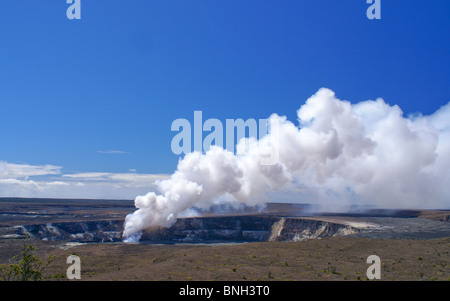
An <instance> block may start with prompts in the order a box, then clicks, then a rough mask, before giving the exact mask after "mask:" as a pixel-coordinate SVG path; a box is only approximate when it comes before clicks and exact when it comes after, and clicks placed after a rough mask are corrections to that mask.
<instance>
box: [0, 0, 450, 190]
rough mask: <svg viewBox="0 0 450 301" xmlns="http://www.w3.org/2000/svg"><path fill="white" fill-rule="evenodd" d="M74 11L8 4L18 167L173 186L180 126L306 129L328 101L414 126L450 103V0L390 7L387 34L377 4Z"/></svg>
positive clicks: (4, 135)
mask: <svg viewBox="0 0 450 301" xmlns="http://www.w3.org/2000/svg"><path fill="white" fill-rule="evenodd" d="M68 6H69V4H66V1H64V0H58V1H56V0H33V1H27V0H15V1H3V2H2V3H1V4H0V28H1V30H0V108H1V109H0V139H1V140H0V161H2V162H4V164H9V165H5V166H9V167H11V166H13V165H11V164H18V165H23V166H34V167H43V166H45V165H51V166H53V167H59V169H58V168H57V169H56V171H55V172H53V173H52V172H50V173H49V174H50V175H52V174H57V175H58V174H80V173H94V172H101V173H104V174H102V176H105V174H108V175H111V174H124V173H129V172H136V173H139V174H148V175H150V174H169V173H172V172H173V170H174V169H175V168H176V164H177V161H178V158H179V157H178V156H176V155H174V154H173V153H172V152H171V148H170V143H171V140H172V138H173V136H174V135H175V133H174V132H171V130H170V126H171V123H172V121H173V120H175V119H177V118H186V119H190V120H192V119H193V112H194V110H202V111H203V117H204V119H207V118H218V119H220V120H225V119H226V118H234V119H235V118H243V119H247V118H255V119H259V118H266V117H268V116H269V115H270V114H271V113H273V112H276V113H278V114H280V115H286V116H287V117H288V119H290V120H293V121H295V119H296V110H297V109H298V108H299V107H300V106H301V105H302V104H303V103H304V102H305V101H306V99H307V98H308V97H310V96H311V95H312V94H314V93H315V92H316V91H317V90H318V89H319V88H321V87H327V88H330V89H332V90H333V91H335V92H336V95H337V97H339V98H340V99H345V100H349V101H351V102H359V101H363V100H367V99H376V98H378V97H381V98H383V99H384V100H385V101H386V102H387V103H389V104H398V105H399V106H400V107H401V108H402V110H403V111H404V113H405V115H407V114H415V113H418V112H422V113H423V114H430V113H432V112H434V111H436V110H437V109H438V108H439V107H441V106H442V105H445V104H446V103H448V102H449V101H450V96H449V95H450V85H449V81H450V72H449V70H450V57H449V55H448V53H449V51H450V40H449V36H450V22H449V21H448V16H449V15H450V2H449V1H446V0H433V1H407V0H397V1H392V0H381V20H369V19H368V18H367V17H366V10H367V8H368V7H369V4H367V3H366V1H365V0H340V1H335V0H314V1H313V0H293V1H287V0H282V1H273V0H264V1H247V0H239V1H238V0H231V1H216V0H208V1H203V0H202V1H200V0H198V1H186V0H184V1H172V0H167V1H153V0H149V1H144V0H130V1H119V0H109V1H107V0H89V1H86V0H81V15H82V18H81V20H68V19H67V17H66V9H67V8H68ZM5 168H6V167H5ZM43 169H44V170H45V168H43ZM52 170H53V171H54V168H53V169H52ZM42 174H43V175H45V172H43V173H42ZM19 175H20V176H21V177H24V178H27V174H26V173H25V172H24V173H19V174H18V175H17V178H18V177H19ZM47 175H48V174H47ZM91 175H92V174H91ZM57 180H58V179H56V180H55V183H56V182H58V181H59V180H58V181H57ZM5 193H6V192H4V193H3V194H5ZM0 194H1V192H0ZM13 194H16V195H23V194H22V193H21V192H20V190H15V191H14V193H13Z"/></svg>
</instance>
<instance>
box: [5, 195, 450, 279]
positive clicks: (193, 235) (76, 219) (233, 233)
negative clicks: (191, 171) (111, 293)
mask: <svg viewBox="0 0 450 301" xmlns="http://www.w3.org/2000/svg"><path fill="white" fill-rule="evenodd" d="M216 209H217V208H216ZM219 209H222V210H221V213H220V214H218V213H217V212H203V213H202V214H201V216H198V217H191V218H180V219H178V221H177V222H176V223H175V224H174V225H173V226H172V227H171V228H169V229H165V228H153V229H148V230H146V231H144V233H143V235H142V239H141V242H140V243H136V244H125V243H123V242H122V241H121V234H122V226H123V220H124V218H125V216H126V214H128V213H131V212H133V211H134V210H135V208H134V206H133V201H121V200H55V199H0V264H2V263H8V262H9V261H10V259H11V258H12V257H13V256H15V255H17V254H19V253H20V249H21V247H22V246H23V245H24V244H32V245H34V246H35V247H37V248H38V250H37V252H38V254H39V255H40V256H41V258H46V257H48V256H50V255H54V256H55V260H54V261H53V262H52V264H51V265H50V266H49V267H48V268H47V270H46V275H49V276H50V275H53V276H55V275H56V276H59V277H57V278H59V279H64V277H65V273H66V269H67V268H68V266H69V265H68V264H67V263H66V259H67V257H68V256H69V255H72V254H76V255H78V256H79V257H80V259H81V262H82V271H81V275H82V280H364V279H367V277H366V270H367V268H368V266H369V264H367V263H366V259H367V257H368V256H370V255H378V256H379V257H380V259H381V266H382V271H381V277H382V280H450V265H449V264H450V254H449V251H450V222H449V216H450V211H445V210H433V211H431V210H383V209H376V210H375V209H372V210H366V211H364V212H361V211H358V212H350V213H345V214H344V213H326V212H320V213H314V212H312V211H311V208H310V207H309V206H307V205H297V204H277V203H270V204H267V206H266V207H265V208H264V209H259V210H256V209H249V208H245V209H241V210H234V211H233V210H227V211H226V212H227V213H226V214H225V213H224V210H223V209H224V208H219ZM25 237H28V238H27V239H25Z"/></svg>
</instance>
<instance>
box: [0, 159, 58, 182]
mask: <svg viewBox="0 0 450 301" xmlns="http://www.w3.org/2000/svg"><path fill="white" fill-rule="evenodd" d="M60 172H61V167H60V166H55V165H28V164H14V163H8V162H4V161H0V179H11V178H12V179H17V178H25V177H31V176H43V175H56V174H59V173H60Z"/></svg>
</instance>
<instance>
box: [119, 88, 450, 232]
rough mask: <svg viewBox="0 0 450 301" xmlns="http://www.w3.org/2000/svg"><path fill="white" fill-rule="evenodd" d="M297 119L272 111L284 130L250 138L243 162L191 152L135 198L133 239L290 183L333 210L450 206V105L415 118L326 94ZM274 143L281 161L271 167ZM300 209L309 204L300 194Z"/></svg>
mask: <svg viewBox="0 0 450 301" xmlns="http://www.w3.org/2000/svg"><path fill="white" fill-rule="evenodd" d="M297 115H298V121H299V126H296V125H294V124H293V123H292V122H290V121H288V120H287V119H286V118H285V117H282V116H278V115H276V114H273V115H272V116H271V117H270V119H271V120H277V121H278V122H279V131H276V133H275V132H271V133H269V134H268V135H266V136H264V137H263V138H261V139H260V140H259V141H256V140H255V139H253V138H251V139H243V140H241V141H240V142H239V144H238V146H237V147H238V149H239V147H245V144H246V143H248V144H251V145H253V146H254V147H251V148H250V151H248V152H246V153H244V154H242V155H235V154H233V153H231V152H229V151H227V150H225V149H223V148H220V147H211V149H210V150H209V151H207V152H206V153H205V154H201V153H198V152H193V153H189V154H187V155H186V156H185V157H184V158H183V159H182V160H180V162H179V164H178V167H177V170H176V171H175V173H174V174H172V175H171V176H170V178H168V179H165V180H162V181H160V182H158V183H157V187H158V190H159V193H160V194H156V193H154V192H150V193H148V194H147V195H145V196H138V197H137V198H136V199H135V206H136V208H137V211H135V212H134V213H132V214H129V215H128V216H127V217H126V220H125V225H124V226H125V227H124V239H125V241H136V240H139V238H140V233H141V231H142V230H144V229H146V228H149V227H151V226H164V227H170V226H171V225H172V224H173V223H174V222H175V221H176V219H177V217H178V216H180V214H182V213H183V211H186V210H188V209H189V208H191V207H192V206H195V207H197V208H208V207H210V206H211V205H213V204H214V202H216V201H217V200H218V199H223V198H225V199H232V200H234V201H238V202H239V203H242V204H245V205H249V206H253V205H257V204H259V203H263V202H265V201H266V198H265V197H264V193H265V192H268V191H271V190H274V189H280V188H282V187H283V186H285V185H286V184H288V183H289V185H292V183H295V185H296V186H297V187H298V188H300V190H301V191H308V193H307V195H308V196H309V197H311V196H312V197H313V198H314V199H315V200H316V202H319V203H321V204H326V205H327V206H330V208H335V207H336V205H344V206H345V205H350V204H364V205H367V204H371V205H376V206H378V207H382V208H448V207H450V185H449V184H450V173H449V170H450V103H449V104H447V105H445V106H443V107H442V108H440V109H439V110H438V111H436V112H435V113H434V114H432V115H429V116H422V115H418V116H412V117H408V118H406V117H404V116H403V112H402V111H401V109H400V108H399V107H398V106H390V105H388V104H386V103H385V102H384V101H383V100H382V99H377V100H376V101H372V100H368V101H363V102H360V103H357V104H351V103H350V102H348V101H342V100H339V99H337V98H336V97H335V93H334V92H333V91H331V90H329V89H325V88H322V89H320V90H319V91H318V92H317V93H316V94H314V95H313V96H312V97H310V98H309V99H308V100H307V102H306V103H305V104H304V105H303V106H301V108H300V109H299V110H298V111H297ZM274 135H276V137H274ZM271 141H276V142H277V145H276V147H277V149H278V151H279V160H278V162H277V163H276V164H274V165H262V164H260V162H261V158H262V157H264V156H265V155H266V154H267V151H268V147H270V142H271ZM299 202H305V200H304V199H302V195H301V193H299ZM331 206H332V207H331Z"/></svg>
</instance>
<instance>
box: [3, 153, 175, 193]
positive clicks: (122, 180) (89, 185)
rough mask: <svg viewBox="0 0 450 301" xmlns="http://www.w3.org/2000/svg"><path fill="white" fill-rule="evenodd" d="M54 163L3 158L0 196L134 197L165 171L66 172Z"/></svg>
mask: <svg viewBox="0 0 450 301" xmlns="http://www.w3.org/2000/svg"><path fill="white" fill-rule="evenodd" d="M61 170H62V167H59V166H54V165H28V164H12V163H7V162H4V161H0V197H49V198H105V199H134V197H135V196H136V195H138V194H142V193H143V192H145V191H147V190H148V189H155V185H154V182H155V181H157V180H160V179H165V178H167V177H168V176H167V175H164V174H138V173H107V172H84V173H83V172H82V173H75V174H63V173H62V172H61Z"/></svg>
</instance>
